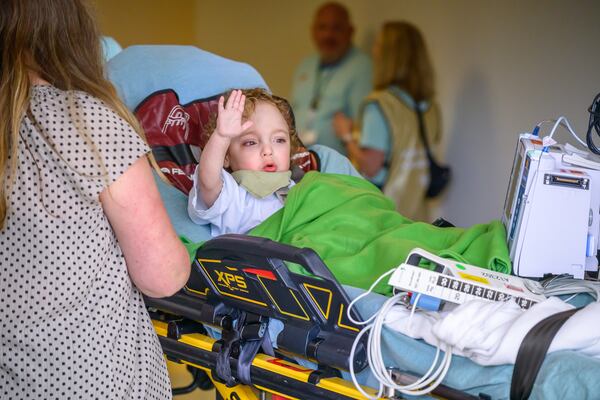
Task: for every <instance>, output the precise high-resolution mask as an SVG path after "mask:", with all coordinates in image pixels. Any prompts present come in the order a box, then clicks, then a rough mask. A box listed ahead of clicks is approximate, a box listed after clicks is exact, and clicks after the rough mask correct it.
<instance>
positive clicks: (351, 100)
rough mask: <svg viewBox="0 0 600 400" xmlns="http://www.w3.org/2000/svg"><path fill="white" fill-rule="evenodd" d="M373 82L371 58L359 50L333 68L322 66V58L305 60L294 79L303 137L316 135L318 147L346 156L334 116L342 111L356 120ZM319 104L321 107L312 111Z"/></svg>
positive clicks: (294, 97)
mask: <svg viewBox="0 0 600 400" xmlns="http://www.w3.org/2000/svg"><path fill="white" fill-rule="evenodd" d="M372 79H373V77H372V65H371V60H370V58H369V57H368V56H367V55H366V54H364V53H363V52H362V51H360V50H358V49H357V48H355V47H352V48H351V49H350V50H349V51H348V53H347V54H346V55H345V56H344V58H342V59H341V60H340V61H339V62H338V63H336V64H333V65H328V66H322V65H320V61H319V56H318V55H314V56H311V57H309V58H307V59H305V60H304V61H303V62H302V63H301V64H300V66H299V67H298V69H297V70H296V73H295V75H294V83H293V89H292V97H291V104H292V107H293V109H294V114H295V117H296V127H297V128H298V132H299V133H300V135H301V137H302V133H303V132H306V131H314V133H315V135H316V136H315V138H316V142H315V143H317V144H321V145H325V146H328V147H331V148H333V149H335V150H337V151H338V152H340V153H341V154H344V155H345V154H346V148H345V146H344V144H343V143H342V142H341V141H340V140H339V139H338V138H337V136H336V135H335V132H334V130H333V125H332V121H333V116H334V115H335V113H337V112H338V111H341V112H343V113H344V114H346V115H347V116H349V117H350V118H352V119H355V118H356V116H357V114H358V109H359V107H360V104H361V103H362V101H363V99H364V98H365V97H366V96H367V95H368V94H369V93H370V92H371V89H372ZM315 100H317V101H316V103H317V107H316V109H315V110H314V111H312V110H311V103H314V102H315ZM305 144H306V145H310V144H312V143H305Z"/></svg>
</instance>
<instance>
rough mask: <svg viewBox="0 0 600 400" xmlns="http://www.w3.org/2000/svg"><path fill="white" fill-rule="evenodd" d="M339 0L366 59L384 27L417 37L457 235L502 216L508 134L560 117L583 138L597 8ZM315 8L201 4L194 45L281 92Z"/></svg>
mask: <svg viewBox="0 0 600 400" xmlns="http://www.w3.org/2000/svg"><path fill="white" fill-rule="evenodd" d="M342 2H343V3H344V4H346V5H347V6H348V7H349V9H350V11H351V13H352V15H353V19H354V22H355V25H356V28H357V30H356V42H357V44H359V45H360V46H361V47H363V48H364V49H365V50H368V48H369V46H370V43H371V40H372V37H373V34H374V32H376V30H377V29H378V28H379V27H380V26H381V23H382V22H384V21H386V20H391V19H405V20H408V21H411V22H413V23H415V24H416V25H418V26H419V27H420V28H421V29H422V30H423V33H424V35H425V38H426V40H427V42H428V44H429V47H430V51H431V54H432V58H433V61H434V66H435V68H436V72H437V82H438V85H437V91H438V99H439V102H440V103H441V106H442V111H443V114H444V129H445V132H446V134H447V136H446V140H447V156H446V158H447V160H448V162H449V163H450V164H451V165H452V167H453V169H454V173H455V181H454V182H453V185H452V187H451V188H450V190H449V192H448V195H447V197H446V198H445V199H444V202H443V203H442V214H443V215H444V216H445V217H446V218H447V219H449V220H450V221H453V222H455V223H456V224H458V225H463V226H464V225H470V224H473V223H478V222H485V221H487V220H489V219H492V218H498V217H499V216H500V212H501V209H502V206H503V203H504V196H505V190H506V186H507V182H508V174H509V172H510V165H511V163H512V155H513V150H514V146H515V143H516V135H517V133H519V132H522V131H525V130H528V129H531V127H532V126H533V125H534V124H535V123H536V122H538V121H540V120H543V119H546V118H553V117H556V116H558V115H565V116H567V117H568V118H569V120H570V121H571V122H572V124H573V126H574V128H575V129H576V130H577V131H578V132H579V133H580V136H583V134H584V132H585V129H586V127H587V118H588V114H587V111H586V110H587V107H588V106H589V105H590V103H591V101H592V99H593V97H594V95H595V94H596V93H598V92H600V72H599V70H598V66H600V46H599V45H598V40H599V39H600V23H599V22H598V17H599V16H600V2H598V1H594V0H587V1H571V2H569V1H561V0H530V1H526V2H525V1H517V0H506V1H502V2H500V1H478V0H453V1H445V0H422V1H417V0H405V1H399V0H371V1H367V0H348V1H342ZM320 3H321V2H320V1H314V0H310V1H302V2H299V1H298V2H293V1H275V0H262V1H261V0H257V1H253V2H247V1H243V0H236V1H228V2H227V3H225V2H221V1H218V0H198V3H197V4H198V6H197V7H196V13H197V14H196V21H197V25H196V29H197V30H196V33H197V39H198V40H197V43H198V45H199V46H201V47H203V48H205V49H207V50H210V51H213V52H216V53H218V54H221V55H223V56H226V57H230V58H234V59H238V60H242V61H246V62H249V63H250V64H252V65H254V66H255V67H256V68H257V69H258V70H259V71H260V72H261V73H262V74H263V76H264V77H265V79H266V80H267V82H268V83H269V85H270V86H271V88H272V89H273V90H274V91H275V92H277V93H279V94H283V95H287V94H289V89H290V81H291V76H292V73H293V70H294V67H295V66H296V64H297V63H298V62H299V60H300V59H302V57H304V56H305V55H307V54H310V53H311V52H312V44H311V42H310V36H309V26H310V21H311V18H312V13H313V11H314V9H315V8H316V7H317V6H318V5H319V4H320ZM561 137H562V138H563V139H565V138H566V137H567V136H566V135H562V136H561ZM599 143H600V140H599Z"/></svg>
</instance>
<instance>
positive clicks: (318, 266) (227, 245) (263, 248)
mask: <svg viewBox="0 0 600 400" xmlns="http://www.w3.org/2000/svg"><path fill="white" fill-rule="evenodd" d="M211 248H217V249H221V250H229V251H232V252H233V253H234V254H235V253H236V252H243V253H246V254H250V255H254V256H259V257H265V258H271V259H279V260H282V261H291V262H293V263H296V264H299V265H301V266H303V267H304V268H305V269H306V270H307V271H308V272H310V273H311V274H313V275H315V276H319V277H322V278H326V279H329V280H332V281H336V279H335V278H334V276H333V274H332V273H331V271H330V270H329V268H327V266H326V265H325V263H323V260H321V258H320V257H319V255H318V254H317V253H316V252H315V251H314V250H312V249H309V248H298V247H294V246H290V245H287V244H282V243H278V242H274V241H272V240H270V239H267V238H262V237H256V236H248V235H239V234H233V233H232V234H227V235H221V236H218V237H216V238H214V239H211V240H210V241H208V242H206V243H205V244H204V246H203V249H206V250H210V249H211Z"/></svg>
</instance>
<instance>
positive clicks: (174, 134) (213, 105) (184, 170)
mask: <svg viewBox="0 0 600 400" xmlns="http://www.w3.org/2000/svg"><path fill="white" fill-rule="evenodd" d="M220 96H221V95H220V94H219V95H217V96H213V97H209V98H206V99H199V100H194V101H192V102H190V103H188V104H180V103H179V97H178V96H177V93H175V91H173V90H172V89H166V90H161V91H158V92H155V93H152V94H151V95H150V96H148V97H146V99H144V101H142V102H141V103H140V104H139V105H138V106H137V108H136V109H135V111H134V113H135V116H136V117H137V119H138V120H139V121H140V124H141V126H142V128H143V129H144V132H145V133H146V139H147V141H148V144H149V145H150V147H151V148H152V153H153V154H154V157H155V158H156V161H157V163H158V165H159V167H160V169H161V171H162V172H163V173H164V174H165V176H166V177H167V178H168V179H169V181H170V182H171V183H172V184H173V186H175V187H176V188H177V189H179V190H181V191H182V192H184V193H185V194H188V193H189V191H190V189H191V188H192V186H193V180H192V176H193V173H194V170H195V169H196V165H197V163H198V161H197V160H196V158H195V156H194V154H193V152H192V149H191V148H190V145H193V146H197V147H199V148H200V149H202V148H204V145H205V144H206V141H207V140H208V137H207V135H206V134H205V133H204V127H205V126H206V124H207V123H208V122H209V120H210V116H211V115H212V114H213V113H216V112H217V107H218V100H219V97H220ZM294 153H295V155H293V156H292V160H293V161H292V163H293V165H295V166H298V167H299V168H301V169H302V170H303V171H305V172H306V171H311V170H318V160H317V159H316V158H315V157H314V155H309V153H308V152H307V150H306V148H305V147H304V146H302V147H300V148H298V149H295V150H294ZM311 154H312V153H311Z"/></svg>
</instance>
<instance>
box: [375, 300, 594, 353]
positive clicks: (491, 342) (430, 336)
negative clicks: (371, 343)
mask: <svg viewBox="0 0 600 400" xmlns="http://www.w3.org/2000/svg"><path fill="white" fill-rule="evenodd" d="M572 308H573V306H571V305H569V304H567V303H565V302H563V301H562V300H560V299H558V298H556V297H551V298H549V299H547V300H546V301H543V302H541V303H538V304H535V305H534V306H533V307H531V308H530V309H529V310H526V311H524V310H522V309H521V308H520V307H519V306H518V305H517V304H516V303H515V302H514V301H509V302H489V301H485V300H472V301H469V302H467V303H464V304H462V305H460V306H458V307H457V308H455V309H454V310H452V311H450V312H442V313H416V314H415V315H414V316H413V318H412V321H411V324H410V325H411V326H408V321H409V314H410V310H407V309H406V308H405V307H402V306H397V307H394V309H393V310H392V311H391V312H390V313H389V314H388V316H387V317H386V325H387V327H388V328H390V329H393V330H395V331H398V332H401V333H403V334H405V335H408V336H411V337H414V338H418V339H423V340H425V341H426V342H427V343H429V344H431V345H434V346H438V345H440V344H447V345H450V346H452V348H453V350H452V352H453V353H454V354H458V355H461V356H465V357H469V358H470V359H472V360H473V361H475V362H476V363H478V364H480V365H501V364H514V362H515V360H516V357H517V352H518V351H519V346H520V345H521V342H522V341H523V338H524V337H525V335H526V334H527V332H529V330H530V329H531V328H532V327H533V326H534V325H535V324H537V323H538V322H539V321H541V320H542V319H544V318H546V317H548V316H550V315H553V314H556V313H559V312H562V311H565V310H569V309H572ZM558 350H576V351H580V352H582V353H584V354H587V355H589V356H592V357H598V358H600V303H597V302H596V303H591V304H589V305H587V306H586V307H585V308H584V309H582V310H579V311H578V312H577V313H575V315H573V316H572V317H571V318H569V319H568V320H567V321H566V322H565V324H564V325H563V326H562V328H561V329H560V331H559V332H558V333H557V334H556V336H555V338H554V340H553V342H552V345H551V346H550V348H549V350H548V351H549V352H553V351H558Z"/></svg>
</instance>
